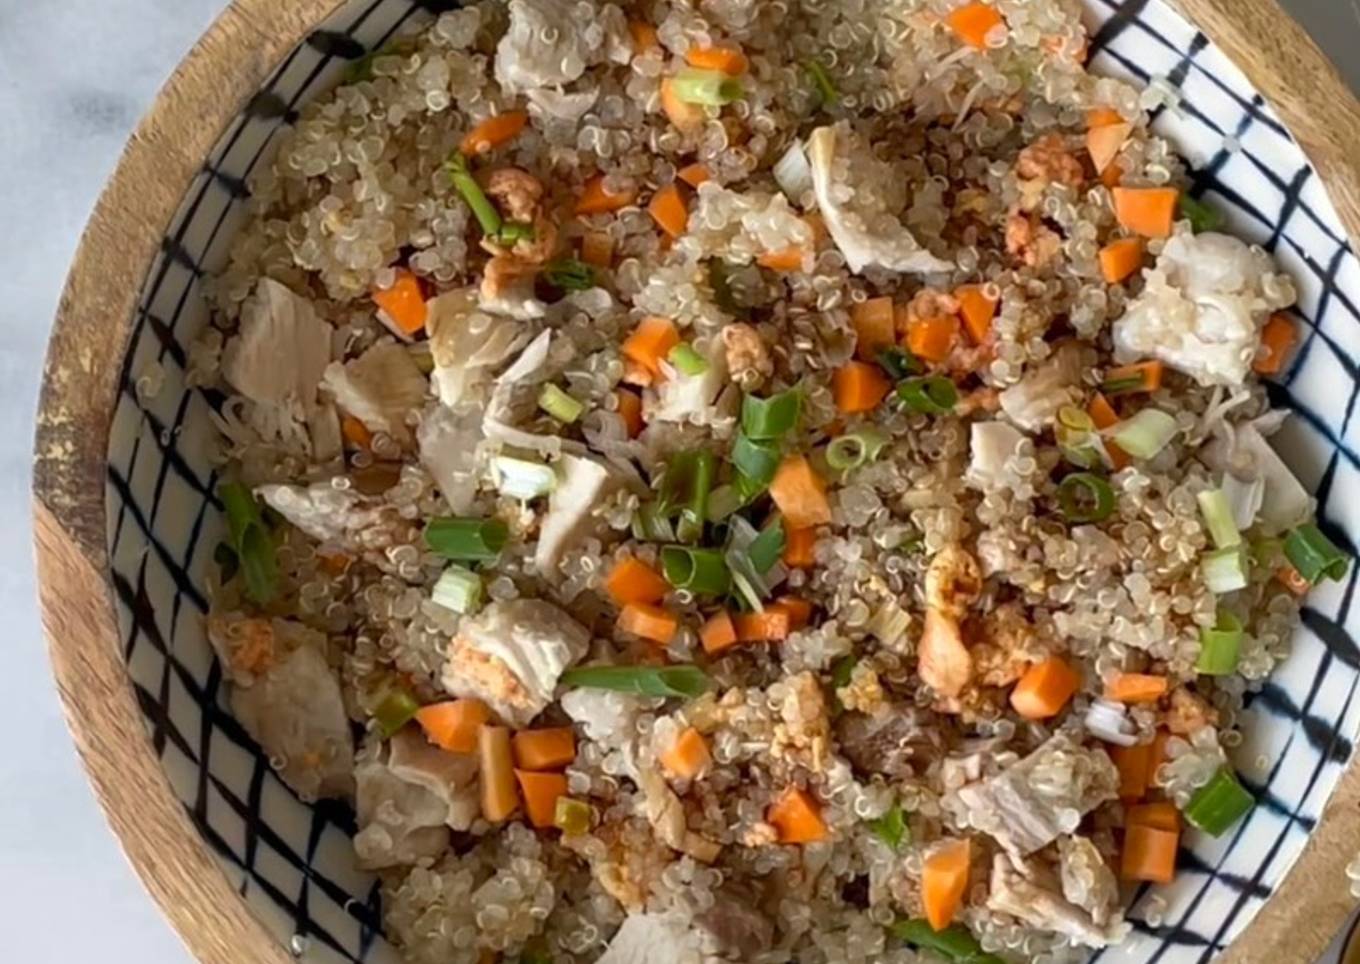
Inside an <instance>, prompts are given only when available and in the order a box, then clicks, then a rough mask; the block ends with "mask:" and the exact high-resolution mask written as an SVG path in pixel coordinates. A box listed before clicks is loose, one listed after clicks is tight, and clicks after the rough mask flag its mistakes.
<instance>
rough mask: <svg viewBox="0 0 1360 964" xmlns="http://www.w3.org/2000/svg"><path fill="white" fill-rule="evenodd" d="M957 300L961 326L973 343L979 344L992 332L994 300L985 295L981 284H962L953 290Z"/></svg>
mask: <svg viewBox="0 0 1360 964" xmlns="http://www.w3.org/2000/svg"><path fill="white" fill-rule="evenodd" d="M954 297H955V298H957V299H958V301H959V313H960V314H961V315H963V327H964V328H966V329H967V330H968V337H970V338H972V339H973V343H974V344H976V345H981V344H982V343H983V342H984V341H986V340H987V338H988V336H989V335H991V333H992V320H993V319H994V318H996V302H995V301H994V300H992V299H991V298H989V297H987V294H986V291H985V289H984V288H983V286H982V285H962V286H961V287H959V288H958V289H957V290H956V291H955V292H954Z"/></svg>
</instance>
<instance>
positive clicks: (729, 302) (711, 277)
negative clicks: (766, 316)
mask: <svg viewBox="0 0 1360 964" xmlns="http://www.w3.org/2000/svg"><path fill="white" fill-rule="evenodd" d="M731 275H732V269H731V268H729V267H728V265H727V262H726V261H724V260H722V259H721V258H711V259H709V261H708V286H709V287H710V288H711V289H713V303H714V304H716V305H717V306H718V307H719V308H721V309H722V310H723V311H725V312H727V313H728V314H730V315H735V316H737V317H738V318H749V317H750V315H751V310H750V308H749V307H748V306H746V305H743V304H741V303H740V302H738V301H737V296H736V293H735V292H734V291H733V290H732V278H731Z"/></svg>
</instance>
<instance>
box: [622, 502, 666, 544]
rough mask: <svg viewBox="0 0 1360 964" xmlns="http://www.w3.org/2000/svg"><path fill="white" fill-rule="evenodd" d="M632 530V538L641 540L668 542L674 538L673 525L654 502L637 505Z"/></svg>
mask: <svg viewBox="0 0 1360 964" xmlns="http://www.w3.org/2000/svg"><path fill="white" fill-rule="evenodd" d="M632 532H633V538H634V539H638V540H641V541H643V542H670V541H672V540H673V539H674V538H675V528H674V526H672V525H671V523H670V520H669V519H667V518H666V516H665V515H664V514H663V513H662V511H661V507H660V506H659V505H657V504H656V503H654V502H649V503H647V504H646V505H642V506H639V507H638V510H637V512H635V513H634V514H633V524H632Z"/></svg>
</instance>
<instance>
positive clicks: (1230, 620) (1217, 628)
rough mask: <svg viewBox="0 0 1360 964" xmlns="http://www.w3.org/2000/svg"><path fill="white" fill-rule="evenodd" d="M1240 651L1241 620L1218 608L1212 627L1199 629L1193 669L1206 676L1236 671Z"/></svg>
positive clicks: (1226, 674) (1222, 674) (1224, 674)
mask: <svg viewBox="0 0 1360 964" xmlns="http://www.w3.org/2000/svg"><path fill="white" fill-rule="evenodd" d="M1241 653H1242V621H1241V620H1240V619H1238V618H1237V617H1236V616H1234V615H1233V614H1232V613H1230V612H1228V610H1226V609H1220V610H1219V611H1218V622H1217V623H1215V624H1214V628H1213V629H1201V630H1200V631H1199V662H1197V663H1196V664H1195V669H1196V671H1198V672H1200V673H1203V674H1205V675H1206V676H1228V675H1229V674H1231V673H1235V672H1237V662H1238V660H1239V659H1240V657H1241Z"/></svg>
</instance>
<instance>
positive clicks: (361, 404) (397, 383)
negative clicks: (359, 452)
mask: <svg viewBox="0 0 1360 964" xmlns="http://www.w3.org/2000/svg"><path fill="white" fill-rule="evenodd" d="M322 384H323V385H324V386H325V388H326V390H327V391H329V392H330V393H331V394H332V395H333V396H334V397H335V403H336V405H338V406H339V407H340V408H341V409H342V410H343V411H345V412H348V413H349V414H350V415H352V416H354V417H355V418H357V419H358V420H359V421H361V422H363V423H364V425H366V426H367V427H368V428H369V429H370V430H372V431H374V432H386V433H387V434H388V435H390V436H392V437H393V438H394V439H396V440H397V441H398V442H400V443H402V444H403V445H405V444H407V443H409V442H410V440H411V429H410V426H408V425H407V424H406V420H407V417H408V416H410V415H411V414H412V413H413V412H415V411H417V410H419V409H420V407H421V405H422V404H423V403H424V401H425V396H426V394H427V393H428V392H429V388H430V384H429V382H428V381H427V380H426V378H425V376H424V375H423V374H421V371H420V369H419V368H418V367H417V366H416V363H415V361H414V360H413V359H412V358H411V353H410V352H408V351H407V350H406V349H405V348H404V347H402V346H401V345H398V344H396V343H394V342H384V343H382V344H378V345H374V346H373V347H372V348H370V349H369V350H368V351H366V352H364V353H363V354H362V355H360V356H359V357H358V358H356V359H354V360H353V361H349V362H345V363H343V364H342V363H340V362H332V363H331V365H330V366H329V367H328V368H327V369H326V374H325V376H324V378H323V380H322Z"/></svg>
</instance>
